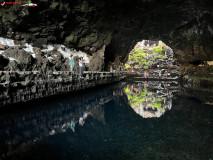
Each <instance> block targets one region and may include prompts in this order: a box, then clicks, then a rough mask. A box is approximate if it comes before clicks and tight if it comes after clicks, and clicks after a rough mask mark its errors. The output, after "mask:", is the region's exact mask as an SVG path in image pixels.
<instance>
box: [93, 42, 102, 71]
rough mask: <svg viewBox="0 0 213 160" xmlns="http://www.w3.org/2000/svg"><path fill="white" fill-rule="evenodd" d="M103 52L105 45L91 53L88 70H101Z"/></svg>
mask: <svg viewBox="0 0 213 160" xmlns="http://www.w3.org/2000/svg"><path fill="white" fill-rule="evenodd" d="M104 52H105V46H103V47H102V49H100V50H98V51H97V52H96V53H95V54H93V57H92V59H91V60H90V66H89V70H90V71H103V69H104Z"/></svg>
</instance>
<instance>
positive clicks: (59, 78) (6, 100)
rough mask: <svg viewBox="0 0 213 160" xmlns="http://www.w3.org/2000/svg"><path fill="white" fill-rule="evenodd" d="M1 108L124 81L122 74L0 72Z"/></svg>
mask: <svg viewBox="0 0 213 160" xmlns="http://www.w3.org/2000/svg"><path fill="white" fill-rule="evenodd" d="M0 75H1V83H0V88H1V93H0V100H1V101H0V106H1V105H6V104H10V103H16V102H23V101H29V100H33V99H38V98H42V97H46V96H51V95H55V94H59V93H65V92H70V91H76V90H80V89H85V88H89V87H93V86H96V85H100V84H106V83H111V82H114V81H118V80H120V79H122V78H123V76H122V75H123V73H109V72H85V73H84V78H80V77H79V75H78V74H74V73H72V72H63V71H61V72H49V73H48V74H47V75H45V74H41V73H40V72H0Z"/></svg>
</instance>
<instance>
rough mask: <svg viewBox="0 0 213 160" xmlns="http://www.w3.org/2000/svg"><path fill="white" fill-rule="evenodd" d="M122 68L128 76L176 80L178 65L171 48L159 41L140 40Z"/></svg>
mask: <svg viewBox="0 0 213 160" xmlns="http://www.w3.org/2000/svg"><path fill="white" fill-rule="evenodd" d="M124 68H125V70H126V71H127V72H129V73H130V74H136V75H141V76H142V77H143V78H150V79H165V80H166V79H178V78H179V70H180V69H179V65H178V64H177V62H176V61H175V59H174V53H173V50H172V48H170V47H169V46H168V45H166V44H165V43H164V42H162V41H161V40H159V41H152V40H142V41H139V42H137V43H136V45H135V46H134V48H133V49H132V51H131V52H130V53H129V55H128V61H127V62H126V63H125V65H124Z"/></svg>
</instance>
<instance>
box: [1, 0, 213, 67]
mask: <svg viewBox="0 0 213 160" xmlns="http://www.w3.org/2000/svg"><path fill="white" fill-rule="evenodd" d="M36 3H37V4H38V6H39V7H37V8H30V7H27V8H23V7H22V6H20V5H7V6H5V7H1V8H0V18H1V21H0V36H6V35H7V37H12V38H13V37H15V35H16V37H17V38H18V39H22V40H23V41H24V42H33V43H34V44H36V46H38V47H40V46H41V44H43V43H48V41H56V40H57V43H65V45H66V46H68V47H73V48H75V49H80V50H82V51H85V52H87V53H90V54H94V53H96V52H97V50H99V49H100V48H101V47H102V46H103V45H106V51H105V62H106V64H108V63H109V62H110V61H114V60H115V58H116V57H118V56H119V57H121V58H120V60H121V61H125V58H126V55H127V54H128V53H129V51H130V50H131V49H132V48H133V47H134V45H135V44H136V42H137V41H139V40H142V39H150V40H162V41H163V42H165V43H166V44H167V45H169V46H170V47H171V48H172V49H174V52H175V54H176V58H177V60H178V61H179V62H180V63H187V64H188V63H194V62H197V61H204V60H213V54H212V52H213V10H212V8H213V1H211V0H205V1H204V0H202V1H201V0H197V1H192V0H173V1H172V2H171V1H169V0H159V1H157V0H149V1H147V0H132V1H126V0H119V1H112V0H99V1H94V0H71V1H67V0H66V1H62V0H59V1H57V2H49V1H46V0H40V1H38V2H36ZM35 10H36V11H35ZM32 17H33V18H32ZM13 32H14V33H13ZM17 34H18V35H19V36H17ZM48 37H49V38H48ZM41 42H42V43H41Z"/></svg>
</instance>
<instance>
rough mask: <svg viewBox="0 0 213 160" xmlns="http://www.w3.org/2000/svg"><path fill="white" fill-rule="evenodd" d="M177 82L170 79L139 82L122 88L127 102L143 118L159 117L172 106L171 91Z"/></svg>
mask: <svg viewBox="0 0 213 160" xmlns="http://www.w3.org/2000/svg"><path fill="white" fill-rule="evenodd" d="M178 88H179V84H178V83H177V82H172V81H167V82H165V81H160V82H159V81H158V82H154V81H151V82H146V81H145V82H139V83H134V84H129V85H127V87H126V88H125V89H124V91H125V93H126V94H127V97H128V100H129V104H130V106H131V107H132V108H133V109H134V111H135V112H136V113H137V114H139V115H140V116H142V117H143V118H153V117H158V118H159V117H161V116H162V115H163V114H164V113H165V112H166V111H168V110H171V108H172V97H173V93H174V92H177V91H178Z"/></svg>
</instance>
